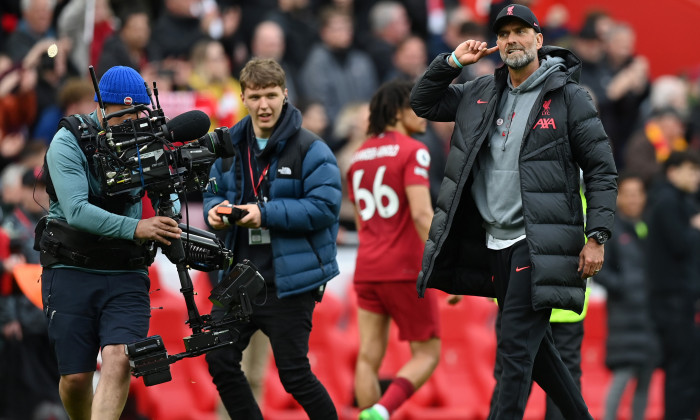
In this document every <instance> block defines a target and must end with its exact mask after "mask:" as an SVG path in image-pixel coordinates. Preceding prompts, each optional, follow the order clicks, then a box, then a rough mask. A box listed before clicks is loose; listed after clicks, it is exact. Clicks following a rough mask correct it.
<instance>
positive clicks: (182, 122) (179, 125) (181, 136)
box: [163, 109, 211, 143]
mask: <svg viewBox="0 0 700 420" xmlns="http://www.w3.org/2000/svg"><path fill="white" fill-rule="evenodd" d="M209 126H211V121H210V120H209V116H208V115H207V114H205V113H204V112H202V111H199V110H196V109H195V110H193V111H187V112H183V113H182V114H180V115H178V116H177V117H175V118H173V119H171V120H170V121H168V122H167V124H165V125H164V126H163V134H165V138H166V139H168V140H170V141H171V142H174V143H182V142H187V141H190V140H197V139H198V138H200V137H202V136H203V135H205V134H207V132H208V131H209Z"/></svg>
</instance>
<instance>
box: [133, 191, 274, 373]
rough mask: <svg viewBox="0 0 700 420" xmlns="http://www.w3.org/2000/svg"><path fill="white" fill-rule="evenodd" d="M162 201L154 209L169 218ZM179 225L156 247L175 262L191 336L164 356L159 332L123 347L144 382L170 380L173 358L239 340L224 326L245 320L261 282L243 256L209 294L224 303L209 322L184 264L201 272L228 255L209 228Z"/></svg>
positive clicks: (226, 259) (221, 262) (224, 262)
mask: <svg viewBox="0 0 700 420" xmlns="http://www.w3.org/2000/svg"><path fill="white" fill-rule="evenodd" d="M161 198H162V199H165V198H166V197H161ZM161 203H162V205H161V206H159V210H158V213H159V214H162V215H168V216H170V217H174V216H173V215H171V214H170V212H172V206H170V205H168V204H167V203H168V201H167V199H166V200H164V201H162V202H161ZM163 203H165V204H163ZM179 226H180V228H181V229H182V234H181V235H180V239H176V240H172V241H171V244H170V245H169V246H163V245H160V246H161V248H162V249H163V253H164V254H165V255H166V256H167V257H168V259H169V260H170V261H171V262H172V263H174V264H175V266H176V267H177V273H178V276H179V278H180V286H181V288H180V292H181V293H182V295H183V296H184V298H185V306H186V307H187V314H188V320H187V324H189V327H190V329H191V330H192V335H190V336H189V337H185V338H184V339H183V340H184V343H185V351H184V352H182V353H178V354H174V355H168V352H167V351H166V349H165V345H164V344H163V340H162V339H161V337H160V336H158V335H155V336H151V337H147V338H146V339H144V340H141V341H138V342H135V343H131V344H127V345H126V346H125V350H126V354H127V356H128V357H129V365H130V366H131V372H132V375H134V376H135V377H140V376H143V383H144V384H145V385H146V386H151V385H157V384H160V383H163V382H167V381H170V380H171V379H172V376H171V374H170V364H172V363H175V362H177V361H178V360H181V359H183V358H185V357H195V356H199V355H202V354H204V353H206V352H208V351H211V350H214V349H218V348H221V347H225V346H228V345H230V344H233V343H235V342H236V341H238V331H237V330H236V329H232V328H229V326H228V325H229V324H230V323H232V322H234V321H237V320H241V321H246V320H248V318H249V317H250V315H251V314H252V311H253V308H252V304H251V296H255V295H257V294H258V292H259V291H260V290H261V289H262V288H263V287H264V285H265V281H264V279H263V277H262V276H261V275H260V273H259V272H258V270H257V268H256V267H255V266H254V265H253V264H252V263H251V262H249V261H248V260H244V261H243V263H239V264H236V265H235V266H234V267H233V269H232V270H231V272H230V273H229V274H228V275H227V276H226V277H225V278H224V279H222V281H221V282H220V283H219V284H218V285H217V286H216V287H215V288H214V289H213V290H212V291H211V294H210V295H209V300H210V301H211V302H212V303H213V304H214V305H217V306H220V307H224V308H228V314H227V315H226V317H224V318H223V319H222V320H220V321H214V319H213V318H212V316H211V315H200V314H199V310H198V309H197V305H196V303H195V300H194V287H193V284H192V279H191V278H190V276H189V273H188V271H187V268H188V267H191V268H194V269H197V270H200V271H213V270H217V269H221V268H223V267H226V265H227V262H229V261H230V260H231V258H232V253H231V251H229V250H227V249H226V248H224V247H223V245H222V243H221V241H220V240H219V239H218V238H217V237H216V235H214V234H213V233H211V232H207V231H203V230H200V229H197V228H194V227H188V226H187V225H183V224H180V225H179ZM186 249H187V251H186ZM188 254H189V255H188ZM193 257H194V258H193ZM193 260H196V261H193Z"/></svg>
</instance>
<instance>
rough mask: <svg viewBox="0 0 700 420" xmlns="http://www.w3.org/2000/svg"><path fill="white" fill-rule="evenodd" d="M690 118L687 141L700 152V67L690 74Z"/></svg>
mask: <svg viewBox="0 0 700 420" xmlns="http://www.w3.org/2000/svg"><path fill="white" fill-rule="evenodd" d="M688 82H689V88H688V91H689V95H690V98H689V102H690V110H689V118H688V135H687V137H686V138H687V139H688V142H689V143H690V146H691V147H692V148H693V150H700V65H698V66H697V67H696V68H695V69H693V70H692V71H690V72H689V74H688Z"/></svg>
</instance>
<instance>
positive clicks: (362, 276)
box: [347, 131, 430, 282]
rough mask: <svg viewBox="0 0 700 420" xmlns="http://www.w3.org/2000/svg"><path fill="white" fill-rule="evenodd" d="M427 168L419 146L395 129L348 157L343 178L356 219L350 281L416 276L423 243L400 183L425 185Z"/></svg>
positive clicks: (423, 149)
mask: <svg viewBox="0 0 700 420" xmlns="http://www.w3.org/2000/svg"><path fill="white" fill-rule="evenodd" d="M429 169H430V154H429V153H428V149H427V148H426V147H425V145H424V144H423V143H421V142H419V141H418V140H415V139H412V138H411V137H408V136H405V135H403V134H401V133H398V132H395V131H391V132H388V133H384V134H382V135H381V136H379V137H372V138H370V139H368V140H367V141H365V143H364V144H363V145H362V146H361V147H360V148H359V149H358V150H357V151H356V152H355V154H354V155H353V157H352V163H351V165H350V169H349V170H348V176H347V179H348V191H349V197H350V200H352V201H353V202H354V203H355V208H356V209H357V211H358V213H359V219H360V226H358V234H359V240H360V246H359V248H358V250H357V263H356V265H355V281H356V282H366V281H387V280H415V279H417V278H418V272H419V271H420V265H421V260H422V257H423V248H424V247H425V244H424V243H423V241H422V240H421V239H420V237H419V236H418V232H417V231H416V228H415V225H414V224H413V219H412V218H411V209H410V207H409V204H408V198H407V197H406V187H407V186H409V185H424V186H426V187H429V186H430V184H429V180H428V170H429Z"/></svg>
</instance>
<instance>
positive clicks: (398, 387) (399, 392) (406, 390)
mask: <svg viewBox="0 0 700 420" xmlns="http://www.w3.org/2000/svg"><path fill="white" fill-rule="evenodd" d="M414 392H415V389H414V388H413V384H412V383H411V381H409V380H408V379H406V378H402V377H400V376H398V377H396V379H394V380H393V381H392V382H391V385H389V388H387V390H386V392H385V393H384V395H382V398H381V399H380V400H379V402H378V403H377V404H379V405H381V406H382V407H384V408H386V410H387V411H388V412H389V414H392V413H393V412H394V411H396V409H397V408H399V407H400V406H401V404H403V403H404V401H406V400H407V399H409V398H411V395H413V393H414Z"/></svg>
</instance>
